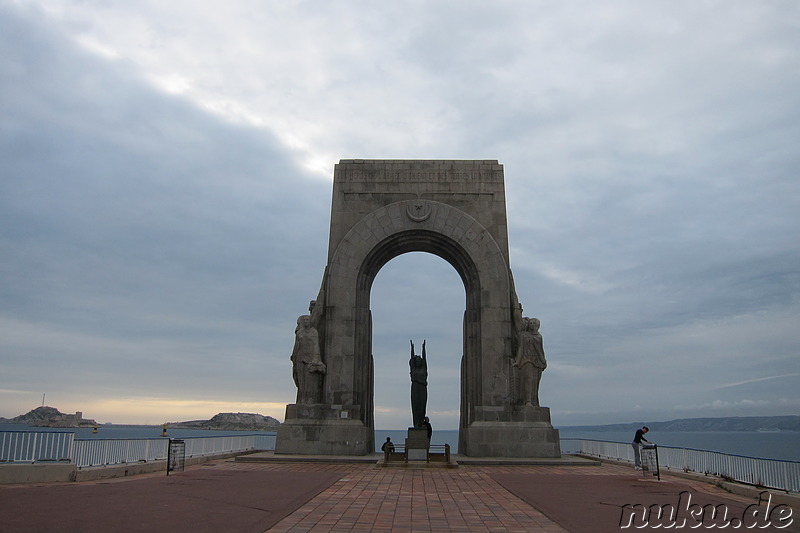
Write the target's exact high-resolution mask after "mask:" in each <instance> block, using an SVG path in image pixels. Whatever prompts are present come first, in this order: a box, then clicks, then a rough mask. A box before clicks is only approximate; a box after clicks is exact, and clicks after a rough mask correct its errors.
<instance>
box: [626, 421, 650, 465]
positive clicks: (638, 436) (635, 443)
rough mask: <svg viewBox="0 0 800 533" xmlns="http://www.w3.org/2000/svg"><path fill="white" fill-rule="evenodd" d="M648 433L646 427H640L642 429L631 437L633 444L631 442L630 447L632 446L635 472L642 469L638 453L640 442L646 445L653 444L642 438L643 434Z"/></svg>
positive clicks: (648, 429)
mask: <svg viewBox="0 0 800 533" xmlns="http://www.w3.org/2000/svg"><path fill="white" fill-rule="evenodd" d="M648 431H650V428H649V427H647V426H642V429H637V430H636V434H635V435H634V436H633V442H631V446H633V467H634V468H635V469H636V470H641V469H642V458H641V455H640V453H639V452H640V450H641V448H642V441H644V442H646V443H647V444H653V443H652V442H650V441H649V440H647V439H646V438H644V434H645V433H647V432H648Z"/></svg>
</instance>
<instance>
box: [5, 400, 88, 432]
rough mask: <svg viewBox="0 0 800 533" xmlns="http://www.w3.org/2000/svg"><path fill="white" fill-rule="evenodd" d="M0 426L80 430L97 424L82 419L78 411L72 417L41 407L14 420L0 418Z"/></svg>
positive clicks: (53, 408)
mask: <svg viewBox="0 0 800 533" xmlns="http://www.w3.org/2000/svg"><path fill="white" fill-rule="evenodd" d="M0 424H25V425H28V426H34V427H47V428H81V427H92V426H96V425H97V422H95V421H94V420H92V419H91V418H83V413H82V412H80V411H78V412H77V413H75V414H74V415H73V414H66V413H62V412H61V411H59V410H58V409H56V408H55V407H48V406H45V405H43V406H42V407H37V408H36V409H33V410H31V411H28V412H27V413H25V414H24V415H19V416H15V417H14V418H3V417H0Z"/></svg>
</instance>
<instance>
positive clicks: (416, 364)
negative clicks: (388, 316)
mask: <svg viewBox="0 0 800 533" xmlns="http://www.w3.org/2000/svg"><path fill="white" fill-rule="evenodd" d="M425 342H426V341H422V357H420V356H419V355H415V354H414V341H411V359H409V361H408V365H409V367H411V417H412V419H413V421H414V427H415V428H421V427H424V421H425V410H426V409H427V406H428V359H427V358H426V356H425Z"/></svg>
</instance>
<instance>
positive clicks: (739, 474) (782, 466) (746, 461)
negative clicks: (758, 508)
mask: <svg viewBox="0 0 800 533" xmlns="http://www.w3.org/2000/svg"><path fill="white" fill-rule="evenodd" d="M561 446H562V450H565V452H564V453H580V454H583V455H590V456H593V457H600V458H607V459H615V460H618V461H627V462H633V447H632V446H631V444H630V443H623V442H609V441H600V440H586V439H561ZM658 459H659V464H660V466H661V467H662V468H668V469H675V470H683V471H685V472H698V473H701V474H706V475H713V476H720V477H722V478H725V479H731V480H733V481H738V482H741V483H747V484H750V485H756V486H759V487H766V488H771V489H778V490H785V491H790V492H798V491H800V462H798V461H783V460H779V459H762V458H758V457H747V456H744V455H733V454H727V453H720V452H711V451H707V450H695V449H693V448H676V447H672V446H659V447H658Z"/></svg>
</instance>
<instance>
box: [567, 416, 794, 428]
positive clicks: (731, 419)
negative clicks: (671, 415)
mask: <svg viewBox="0 0 800 533" xmlns="http://www.w3.org/2000/svg"><path fill="white" fill-rule="evenodd" d="M642 426H647V427H649V428H650V429H651V430H652V431H768V432H772V431H800V416H794V415H789V416H727V417H719V418H679V419H676V420H668V421H666V422H649V421H643V422H631V423H627V424H605V425H600V426H560V427H559V429H564V430H571V431H576V430H577V431H636V430H637V429H639V428H641V427H642Z"/></svg>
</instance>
